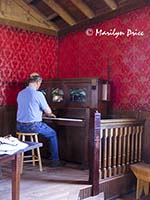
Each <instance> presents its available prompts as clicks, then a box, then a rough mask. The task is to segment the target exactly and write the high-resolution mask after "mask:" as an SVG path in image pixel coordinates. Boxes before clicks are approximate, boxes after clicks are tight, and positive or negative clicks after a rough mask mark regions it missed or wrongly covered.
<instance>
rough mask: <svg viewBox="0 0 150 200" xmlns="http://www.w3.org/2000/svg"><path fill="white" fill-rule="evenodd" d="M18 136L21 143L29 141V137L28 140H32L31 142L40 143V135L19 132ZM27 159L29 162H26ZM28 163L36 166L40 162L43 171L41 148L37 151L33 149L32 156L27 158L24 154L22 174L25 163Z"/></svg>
mask: <svg viewBox="0 0 150 200" xmlns="http://www.w3.org/2000/svg"><path fill="white" fill-rule="evenodd" d="M16 135H17V136H18V139H19V140H21V141H27V140H26V139H27V138H26V137H28V138H30V141H31V142H37V143H38V142H39V141H38V133H22V132H17V133H16ZM28 141H29V140H28ZM35 151H36V152H35ZM26 158H28V160H26ZM29 158H31V159H29ZM27 162H32V164H33V166H35V162H38V163H39V168H40V171H42V161H41V154H40V148H39V147H38V148H36V149H33V150H32V154H31V155H26V156H25V155H24V153H22V162H21V173H22V172H23V163H27Z"/></svg>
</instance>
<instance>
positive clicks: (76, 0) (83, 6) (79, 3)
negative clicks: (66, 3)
mask: <svg viewBox="0 0 150 200" xmlns="http://www.w3.org/2000/svg"><path fill="white" fill-rule="evenodd" d="M71 2H72V3H73V4H74V5H75V6H76V7H77V8H78V9H79V10H80V11H81V12H82V13H83V14H84V15H85V16H87V17H88V18H89V19H91V18H93V17H95V14H94V12H93V10H92V9H91V8H89V6H88V5H87V4H86V3H84V2H83V1H82V0H71Z"/></svg>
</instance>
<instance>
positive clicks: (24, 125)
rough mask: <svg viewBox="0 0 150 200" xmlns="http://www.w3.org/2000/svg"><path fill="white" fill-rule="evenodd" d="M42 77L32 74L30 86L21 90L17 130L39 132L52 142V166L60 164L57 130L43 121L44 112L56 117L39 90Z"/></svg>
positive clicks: (18, 98)
mask: <svg viewBox="0 0 150 200" xmlns="http://www.w3.org/2000/svg"><path fill="white" fill-rule="evenodd" d="M41 83H42V78H41V76H40V75H39V74H38V73H32V74H30V76H29V78H28V86H27V87H26V88H25V89H23V90H22V91H20V92H19V94H18V97H17V103H18V110H17V130H18V131H20V132H27V133H32V132H33V133H35V132H37V133H39V134H40V135H42V136H44V137H45V138H47V139H48V140H49V142H50V147H49V148H50V152H51V159H52V161H51V162H50V166H51V167H57V166H60V165H61V163H60V161H59V155H58V142H57V135H56V132H55V131H54V130H53V129H52V128H51V127H49V126H48V125H47V124H45V123H44V122H42V114H43V113H44V114H46V115H47V116H48V117H56V116H55V115H54V114H53V113H52V110H51V108H50V107H49V105H48V103H47V101H46V99H45V97H44V95H43V94H42V92H40V91H38V89H39V87H40V85H41Z"/></svg>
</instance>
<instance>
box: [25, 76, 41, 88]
mask: <svg viewBox="0 0 150 200" xmlns="http://www.w3.org/2000/svg"><path fill="white" fill-rule="evenodd" d="M41 83H42V77H41V76H40V75H39V74H38V73H36V72H34V73H32V74H30V75H29V78H28V85H30V86H33V87H35V88H36V89H37V90H38V89H39V87H40V85H41Z"/></svg>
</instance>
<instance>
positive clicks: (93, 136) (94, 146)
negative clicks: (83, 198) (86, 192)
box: [89, 111, 101, 196]
mask: <svg viewBox="0 0 150 200" xmlns="http://www.w3.org/2000/svg"><path fill="white" fill-rule="evenodd" d="M100 123H101V114H100V113H99V112H97V111H96V112H95V114H94V119H93V118H92V120H91V124H90V137H89V153H90V155H89V183H90V184H91V185H92V195H93V196H94V195H97V194H99V158H100V153H99V152H100Z"/></svg>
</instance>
